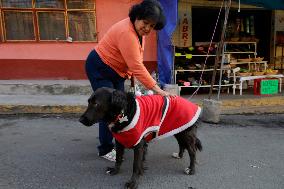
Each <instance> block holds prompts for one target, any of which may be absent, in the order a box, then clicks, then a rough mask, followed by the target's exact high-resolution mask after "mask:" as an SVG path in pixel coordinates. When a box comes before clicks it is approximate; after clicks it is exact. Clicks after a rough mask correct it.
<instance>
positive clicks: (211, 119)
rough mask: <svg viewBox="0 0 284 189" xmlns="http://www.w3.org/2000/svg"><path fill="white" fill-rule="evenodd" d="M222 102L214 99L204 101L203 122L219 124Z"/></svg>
mask: <svg viewBox="0 0 284 189" xmlns="http://www.w3.org/2000/svg"><path fill="white" fill-rule="evenodd" d="M221 106H222V102H221V101H216V100H212V99H204V100H203V112H202V117H201V119H202V121H204V122H208V123H219V122H220V114H221Z"/></svg>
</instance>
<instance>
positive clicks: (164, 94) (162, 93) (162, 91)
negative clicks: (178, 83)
mask: <svg viewBox="0 0 284 189" xmlns="http://www.w3.org/2000/svg"><path fill="white" fill-rule="evenodd" d="M151 90H153V91H155V92H156V93H157V94H159V95H162V96H172V97H176V96H177V95H176V94H173V93H170V92H167V91H164V90H162V89H161V88H160V87H159V86H158V85H157V84H156V85H155V86H154V87H153V88H152V89H151Z"/></svg>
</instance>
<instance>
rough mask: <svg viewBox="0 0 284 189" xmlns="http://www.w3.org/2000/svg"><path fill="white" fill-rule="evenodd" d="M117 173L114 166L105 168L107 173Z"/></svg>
mask: <svg viewBox="0 0 284 189" xmlns="http://www.w3.org/2000/svg"><path fill="white" fill-rule="evenodd" d="M117 173H118V169H116V168H112V167H108V168H107V170H106V174H108V175H116V174H117Z"/></svg>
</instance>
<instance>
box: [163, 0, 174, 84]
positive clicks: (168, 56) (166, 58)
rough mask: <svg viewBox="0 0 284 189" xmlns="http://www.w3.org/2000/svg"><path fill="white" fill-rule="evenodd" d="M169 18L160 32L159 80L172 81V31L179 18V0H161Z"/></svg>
mask: <svg viewBox="0 0 284 189" xmlns="http://www.w3.org/2000/svg"><path fill="white" fill-rule="evenodd" d="M160 3H161V4H162V6H163V8H164V12H165V16H166V19H167V24H166V26H165V27H164V28H163V29H162V30H161V31H159V32H158V74H159V82H160V84H161V85H162V86H163V85H164V84H168V83H171V79H172V69H173V68H172V67H173V58H174V48H173V45H172V42H171V37H172V33H173V32H174V31H175V28H176V25H177V18H178V2H177V0H160Z"/></svg>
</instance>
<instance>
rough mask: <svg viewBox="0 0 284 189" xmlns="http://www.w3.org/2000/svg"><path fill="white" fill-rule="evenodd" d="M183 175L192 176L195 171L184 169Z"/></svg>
mask: <svg viewBox="0 0 284 189" xmlns="http://www.w3.org/2000/svg"><path fill="white" fill-rule="evenodd" d="M184 173H185V174H187V175H194V174H195V170H194V169H190V168H189V167H187V168H185V169H184Z"/></svg>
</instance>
